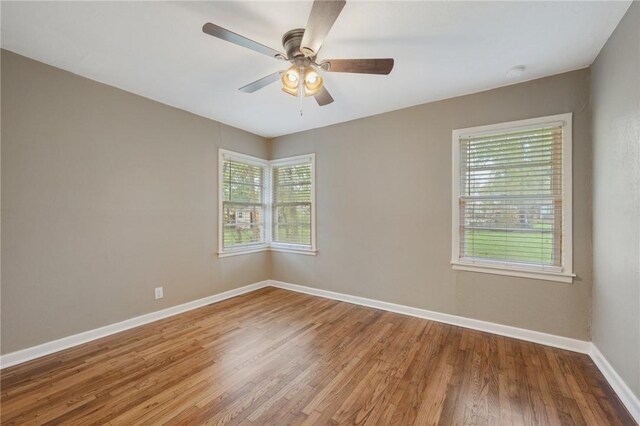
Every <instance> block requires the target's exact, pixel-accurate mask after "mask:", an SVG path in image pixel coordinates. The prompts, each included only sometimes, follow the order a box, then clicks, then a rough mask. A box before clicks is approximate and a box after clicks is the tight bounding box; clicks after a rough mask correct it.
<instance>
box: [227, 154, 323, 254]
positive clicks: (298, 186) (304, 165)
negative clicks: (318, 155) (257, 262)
mask: <svg viewBox="0 0 640 426" xmlns="http://www.w3.org/2000/svg"><path fill="white" fill-rule="evenodd" d="M314 165H315V158H314V155H313V154H310V155H304V156H299V157H291V158H284V159H280V160H275V161H272V162H270V161H267V160H262V159H260V158H255V157H251V156H248V155H244V154H239V153H235V152H231V151H227V150H222V149H221V150H220V154H219V173H220V175H219V186H220V187H219V236H220V237H219V242H218V254H219V256H222V257H224V256H231V255H235V254H244V253H252V252H256V251H262V250H269V249H270V250H276V251H287V252H295V253H302V254H315V208H314V207H315V206H314V202H315V186H314V185H315V179H314V173H315V171H314Z"/></svg>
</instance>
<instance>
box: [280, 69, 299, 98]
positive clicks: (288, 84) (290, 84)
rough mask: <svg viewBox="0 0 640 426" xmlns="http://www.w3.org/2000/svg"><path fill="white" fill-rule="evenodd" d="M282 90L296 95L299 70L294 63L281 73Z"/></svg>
mask: <svg viewBox="0 0 640 426" xmlns="http://www.w3.org/2000/svg"><path fill="white" fill-rule="evenodd" d="M281 81H282V90H283V91H284V92H285V93H288V94H290V95H293V96H298V86H299V85H300V71H299V70H298V67H296V66H295V65H294V66H292V67H291V68H289V69H288V70H286V71H285V72H284V73H283V74H282V78H281Z"/></svg>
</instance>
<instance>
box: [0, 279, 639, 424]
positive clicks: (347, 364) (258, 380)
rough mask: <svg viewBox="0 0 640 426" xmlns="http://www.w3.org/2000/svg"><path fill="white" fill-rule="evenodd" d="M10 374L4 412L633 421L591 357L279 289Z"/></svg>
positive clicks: (138, 419)
mask: <svg viewBox="0 0 640 426" xmlns="http://www.w3.org/2000/svg"><path fill="white" fill-rule="evenodd" d="M1 385H2V424H44V423H48V422H51V423H59V424H60V423H61V424H82V425H87V424H106V423H110V424H114V425H115V424H163V423H170V424H278V425H283V424H321V425H324V424H354V423H355V424H374V425H381V424H399V425H407V424H418V425H427V424H445V425H449V424H598V425H604V424H624V425H629V424H635V423H634V421H633V420H632V418H631V417H630V416H629V414H628V413H627V411H626V410H625V408H624V407H623V406H622V404H621V403H620V402H619V400H618V399H617V397H616V395H615V394H614V392H613V391H612V389H611V388H610V386H609V385H608V384H607V382H606V381H605V379H604V377H603V376H602V374H601V373H600V372H599V371H598V369H597V368H596V367H595V365H594V364H593V362H592V361H591V359H590V358H589V357H588V356H587V355H583V354H578V353H574V352H570V351H564V350H559V349H554V348H551V347H548V346H543V345H539V344H534V343H529V342H525V341H520V340H516V339H512V338H507V337H501V336H497V335H493V334H489V333H482V332H478V331H473V330H469V329H465V328H460V327H455V326H449V325H445V324H440V323H437V322H433V321H428V320H423V319H418V318H413V317H409V316H404V315H399V314H395V313H390V312H385V311H380V310H376V309H371V308H366V307H361V306H357V305H352V304H348V303H344V302H338V301H334V300H329V299H324V298H319V297H315V296H309V295H304V294H299V293H294V292H290V291H286V290H281V289H275V288H265V289H261V290H258V291H255V292H252V293H249V294H246V295H243V296H238V297H235V298H233V299H229V300H226V301H223V302H219V303H216V304H212V305H208V306H205V307H203V308H199V309H196V310H193V311H190V312H187V313H183V314H180V315H177V316H174V317H171V318H168V319H165V320H161V321H157V322H154V323H152V324H148V325H145V326H142V327H138V328H135V329H132V330H129V331H125V332H122V333H118V334H115V335H112V336H109V337H106V338H103V339H100V340H97V341H94V342H91V343H88V344H84V345H81V346H78V347H75V348H72V349H69V350H66V351H64V352H59V353H56V354H54V355H50V356H47V357H43V358H40V359H37V360H34V361H31V362H28V363H25V364H22V365H19V366H16V367H12V368H7V369H5V370H3V371H2V383H1Z"/></svg>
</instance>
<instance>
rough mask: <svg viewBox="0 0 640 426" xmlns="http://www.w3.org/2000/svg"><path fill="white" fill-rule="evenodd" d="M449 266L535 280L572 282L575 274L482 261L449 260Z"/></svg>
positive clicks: (455, 268) (460, 269)
mask: <svg viewBox="0 0 640 426" xmlns="http://www.w3.org/2000/svg"><path fill="white" fill-rule="evenodd" d="M451 266H452V267H453V269H454V270H457V271H470V272H480V273H483V274H495V275H508V276H511V277H520V278H533V279H537V280H545V281H556V282H561V283H572V282H573V278H574V277H575V276H576V275H575V274H571V273H567V272H556V271H541V270H534V269H530V268H518V267H508V266H503V265H501V266H496V265H492V264H485V263H482V262H476V263H468V262H451Z"/></svg>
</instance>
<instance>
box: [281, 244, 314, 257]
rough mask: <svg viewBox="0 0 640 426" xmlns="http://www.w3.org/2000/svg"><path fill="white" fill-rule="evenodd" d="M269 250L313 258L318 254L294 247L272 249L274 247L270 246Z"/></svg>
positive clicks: (311, 250)
mask: <svg viewBox="0 0 640 426" xmlns="http://www.w3.org/2000/svg"><path fill="white" fill-rule="evenodd" d="M269 250H271V251H278V252H281V253H295V254H304V255H306V256H315V255H316V254H317V253H318V250H313V249H305V248H294V247H274V246H271V248H269Z"/></svg>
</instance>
